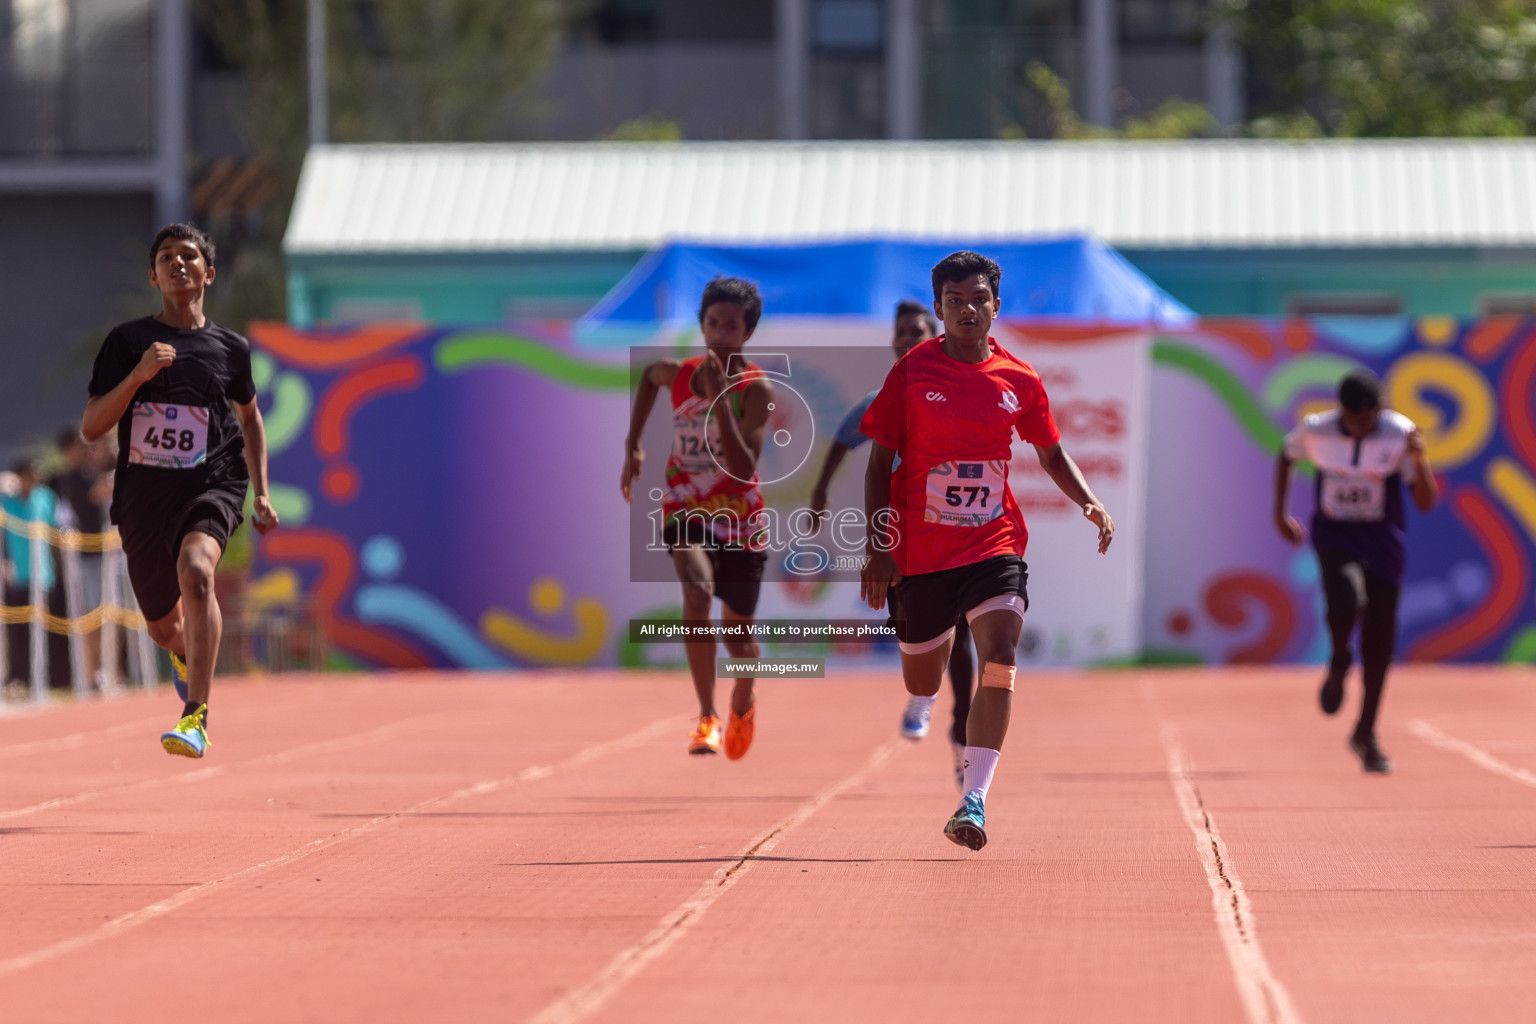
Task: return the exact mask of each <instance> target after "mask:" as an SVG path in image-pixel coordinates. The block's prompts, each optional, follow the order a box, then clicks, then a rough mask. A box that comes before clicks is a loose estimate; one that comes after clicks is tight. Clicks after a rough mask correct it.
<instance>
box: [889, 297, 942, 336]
mask: <svg viewBox="0 0 1536 1024" xmlns="http://www.w3.org/2000/svg"><path fill="white" fill-rule="evenodd" d="M904 316H916V317H921V318H922V320H923V323H925V324H927V325H928V333H930V334H938V333H939V321H938V319H937V318H936V317H935V316H934V315H933V310H931V309H929V308H928V307H927V306H925V305H923V304H922V303H921V302H918V301H917V300H916V299H902V300H901V301H900V302H898V303H896V319H897V320H900V319H901V318H902V317H904Z"/></svg>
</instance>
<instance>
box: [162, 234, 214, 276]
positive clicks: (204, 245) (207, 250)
mask: <svg viewBox="0 0 1536 1024" xmlns="http://www.w3.org/2000/svg"><path fill="white" fill-rule="evenodd" d="M169 238H174V239H177V240H183V239H184V240H186V241H188V242H191V243H192V244H193V245H195V246H197V251H198V252H200V253H202V254H203V262H204V263H206V264H208V265H209V266H210V267H211V266H213V257H214V255H215V250H214V248H213V239H211V238H209V237H208V235H207V234H206V233H205V232H203V231H202V230H201V229H200V228H198V226H197V225H196V224H180V223H178V224H167V225H166V226H165V227H163V228H161V229H160V230H159V231H158V232H156V233H155V240H154V242H153V243H151V244H150V247H149V265H150V267H151V268H153V267H154V265H155V257H156V256H158V255H160V247H161V246H162V245H164V244H165V242H166V239H169Z"/></svg>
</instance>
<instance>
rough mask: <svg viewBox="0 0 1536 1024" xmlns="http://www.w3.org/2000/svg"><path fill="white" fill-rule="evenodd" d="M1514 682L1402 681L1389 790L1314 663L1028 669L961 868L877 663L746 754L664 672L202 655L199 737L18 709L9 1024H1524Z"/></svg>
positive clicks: (6, 795) (8, 916)
mask: <svg viewBox="0 0 1536 1024" xmlns="http://www.w3.org/2000/svg"><path fill="white" fill-rule="evenodd" d="M1532 681H1533V677H1532V673H1531V672H1530V671H1529V670H1526V669H1521V670H1512V669H1511V670H1506V669H1483V670H1476V671H1474V670H1470V669H1463V668H1458V669H1454V670H1451V669H1424V668H1417V667H1407V668H1403V669H1399V670H1397V671H1396V672H1395V673H1394V676H1393V678H1392V682H1391V685H1390V689H1389V692H1388V696H1387V700H1386V707H1385V712H1384V722H1383V728H1382V733H1381V735H1382V742H1383V745H1384V746H1385V747H1386V749H1387V750H1388V752H1389V753H1390V754H1391V755H1392V756H1393V758H1394V759H1395V760H1396V762H1397V765H1398V771H1397V773H1396V774H1395V775H1393V776H1391V777H1387V778H1382V777H1375V776H1366V775H1364V774H1363V773H1361V772H1360V770H1359V767H1358V764H1357V762H1356V761H1355V760H1354V759H1353V757H1352V756H1351V755H1350V754H1349V753H1348V752H1347V751H1346V750H1345V746H1344V737H1345V735H1346V733H1347V731H1348V727H1349V722H1348V720H1347V716H1348V715H1349V713H1350V711H1351V710H1352V705H1351V704H1346V707H1345V711H1344V713H1343V714H1342V715H1341V716H1340V718H1339V719H1328V718H1325V717H1324V716H1323V715H1322V714H1321V713H1320V712H1319V711H1318V710H1317V709H1316V704H1315V700H1314V692H1315V685H1316V682H1317V679H1316V673H1315V672H1313V671H1310V670H1305V671H1304V670H1291V669H1286V670H1262V669H1256V670H1250V671H1240V672H1238V671H1226V672H1217V671H1157V672H1124V673H1106V674H1097V675H1094V674H1076V673H1055V674H1030V675H1028V676H1026V677H1025V678H1023V679H1022V680H1021V687H1020V692H1019V695H1018V698H1017V700H1016V704H1015V713H1014V722H1013V733H1012V735H1011V736H1010V738H1009V747H1008V749H1007V750H1006V751H1005V752H1004V755H1003V758H1002V760H1001V762H1000V766H999V770H998V776H997V780H996V783H995V785H994V788H993V792H992V797H991V799H990V800H989V805H990V806H989V813H990V821H989V832H990V833H991V838H992V841H991V843H990V845H988V846H987V848H986V849H985V850H983V851H981V852H980V853H977V854H972V853H970V852H968V851H965V850H962V849H960V848H959V847H956V846H953V845H951V844H950V843H948V842H947V841H946V840H945V839H944V838H943V837H942V835H941V834H940V829H941V828H942V826H943V823H944V821H945V819H946V818H947V817H948V816H949V814H950V812H951V811H952V810H953V808H954V804H955V802H956V793H955V788H954V781H953V777H952V774H951V771H950V768H949V751H948V749H947V745H946V741H945V739H944V737H943V736H942V735H941V734H940V732H941V728H940V727H937V723H938V722H940V721H941V720H943V719H944V718H945V717H946V716H947V698H941V701H940V706H939V709H938V711H939V714H938V715H936V718H935V720H936V728H935V732H934V735H932V736H931V737H930V738H929V739H927V740H925V741H923V742H921V743H906V742H903V741H899V740H897V739H895V731H896V720H897V717H898V714H899V711H900V708H901V705H902V701H903V694H902V692H901V688H900V684H899V683H898V682H897V681H896V680H895V678H894V676H893V675H860V676H847V677H835V678H831V679H827V680H805V681H782V682H768V683H764V684H763V686H762V690H761V697H760V700H761V704H760V711H759V719H760V721H759V726H758V729H759V732H758V737H757V744H756V746H755V747H754V749H753V750H752V751H751V753H750V754H749V755H748V756H747V758H746V759H745V760H743V761H741V762H739V763H731V762H727V761H725V760H724V759H723V758H708V759H699V758H689V757H687V756H686V755H685V754H684V749H685V736H686V732H687V729H688V726H689V724H690V723H689V721H688V716H687V712H688V708H689V703H690V696H689V693H690V691H689V687H688V684H687V682H686V680H685V679H684V678H682V677H680V676H678V675H674V674H661V673H658V674H634V675H621V674H606V675H605V674H588V675H571V674H529V675H520V676H453V675H413V676H394V677H353V678H336V677H329V678H318V679H302V678H295V677H283V678H282V679H281V680H270V681H261V680H248V681H222V682H220V683H218V684H217V687H216V690H215V696H216V698H217V704H216V706H215V708H214V717H213V721H212V726H213V737H214V744H213V747H212V748H211V750H210V756H209V757H208V758H207V759H206V760H204V761H202V762H193V761H186V760H182V759H179V758H172V757H168V756H166V755H165V754H164V753H162V752H161V750H160V748H159V746H158V744H157V735H158V733H159V731H160V730H161V729H163V728H165V727H167V726H169V725H170V724H171V722H172V720H173V719H174V717H175V714H176V711H177V710H178V709H177V707H176V703H175V700H174V698H173V697H171V696H169V690H168V689H167V690H166V691H164V692H163V693H159V694H150V695H135V696H130V697H125V698H121V699H117V700H110V701H98V702H88V703H70V704H60V705H56V706H53V707H50V708H47V709H43V710H35V711H34V710H25V711H16V710H15V709H11V710H10V711H9V712H7V713H3V714H0V864H3V869H0V921H3V922H4V927H3V928H0V1020H4V1021H7V1022H9V1021H26V1022H34V1021H92V1022H98V1021H114V1022H137V1021H160V1020H164V1019H166V1018H168V1017H169V1018H173V1019H178V1018H190V1019H196V1020H206V1021H211V1022H226V1021H228V1022H244V1021H251V1022H257V1021H260V1022H274V1021H372V1022H394V1021H429V1020H439V1019H443V1018H448V1017H451V1018H452V1019H454V1020H456V1021H498V1022H502V1021H537V1022H539V1024H565V1022H574V1021H594V1022H648V1021H657V1022H662V1021H665V1022H668V1024H685V1022H691V1021H711V1022H712V1021H717V1020H722V1019H724V1020H729V1021H740V1022H755V1021H838V1022H851V1024H858V1022H866V1021H868V1022H881V1024H889V1022H895V1021H933V1020H940V1019H947V1018H950V1017H953V1016H955V1015H959V1014H963V1015H964V1016H966V1017H968V1018H973V1019H979V1020H995V1021H1067V1020H1070V1021H1073V1022H1096V1021H1125V1020H1136V1021H1139V1022H1175V1021H1177V1022H1203V1021H1211V1022H1233V1021H1244V1020H1248V1021H1273V1022H1282V1024H1285V1022H1301V1021H1306V1022H1310V1024H1319V1022H1328V1021H1341V1022H1342V1021H1366V1020H1392V1021H1394V1022H1405V1021H1446V1020H1477V1021H1479V1022H1480V1024H1492V1022H1496V1021H1522V1022H1524V1021H1528V1020H1530V1019H1531V1017H1532V1009H1531V1008H1532V1007H1533V1006H1536V925H1533V922H1536V689H1533V688H1532V685H1531V684H1532ZM1352 696H1354V695H1353V694H1352Z"/></svg>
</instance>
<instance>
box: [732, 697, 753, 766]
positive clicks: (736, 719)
mask: <svg viewBox="0 0 1536 1024" xmlns="http://www.w3.org/2000/svg"><path fill="white" fill-rule="evenodd" d="M756 724H757V705H756V704H753V705H752V706H751V707H749V708H747V713H746V714H744V715H738V714H737V713H736V710H735V709H734V708H733V709H731V720H730V724H728V725H727V726H726V727H725V756H726V757H728V758H730V759H731V760H732V761H740V760H741V759H742V758H743V757H745V756H746V754H747V749H748V748H749V747H751V746H752V731H753V729H754V728H756Z"/></svg>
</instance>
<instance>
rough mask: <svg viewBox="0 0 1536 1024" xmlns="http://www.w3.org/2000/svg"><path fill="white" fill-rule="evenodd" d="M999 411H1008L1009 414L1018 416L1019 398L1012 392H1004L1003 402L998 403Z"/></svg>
mask: <svg viewBox="0 0 1536 1024" xmlns="http://www.w3.org/2000/svg"><path fill="white" fill-rule="evenodd" d="M997 407H998V408H999V409H1006V410H1007V411H1008V412H1009V413H1011V414H1013V415H1017V414H1018V412H1019V397H1018V396H1017V395H1015V394H1014V393H1013V392H1012V391H1004V392H1003V400H1002V401H1001V402H998V403H997Z"/></svg>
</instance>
